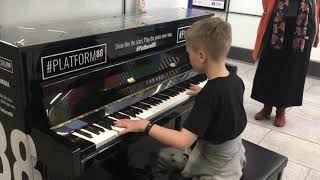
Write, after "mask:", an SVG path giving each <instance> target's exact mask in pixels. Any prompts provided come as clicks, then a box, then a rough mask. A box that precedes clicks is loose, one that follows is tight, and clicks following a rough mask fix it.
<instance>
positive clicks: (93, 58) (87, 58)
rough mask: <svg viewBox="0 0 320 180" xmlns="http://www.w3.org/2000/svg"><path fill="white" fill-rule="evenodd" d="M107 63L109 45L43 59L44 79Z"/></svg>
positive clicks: (53, 55)
mask: <svg viewBox="0 0 320 180" xmlns="http://www.w3.org/2000/svg"><path fill="white" fill-rule="evenodd" d="M105 63H107V44H101V45H96V46H90V47H86V48H81V49H76V50H73V51H67V52H62V53H58V54H52V55H49V56H44V57H41V68H42V79H43V80H46V79H50V78H54V77H58V76H61V75H64V74H69V73H72V72H76V71H80V70H83V69H87V68H90V67H94V66H97V65H100V64H105Z"/></svg>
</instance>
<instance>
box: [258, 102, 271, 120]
mask: <svg viewBox="0 0 320 180" xmlns="http://www.w3.org/2000/svg"><path fill="white" fill-rule="evenodd" d="M271 112H272V106H269V105H266V104H265V105H264V106H263V108H262V109H261V111H259V112H258V113H257V114H256V115H255V116H254V119H255V120H258V121H261V120H264V119H270V115H271Z"/></svg>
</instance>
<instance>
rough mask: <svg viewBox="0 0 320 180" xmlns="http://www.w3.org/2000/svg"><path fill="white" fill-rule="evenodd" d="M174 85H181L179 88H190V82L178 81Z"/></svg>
mask: <svg viewBox="0 0 320 180" xmlns="http://www.w3.org/2000/svg"><path fill="white" fill-rule="evenodd" d="M176 86H178V87H181V88H185V89H189V88H190V84H189V83H184V82H183V83H179V84H177V85H176Z"/></svg>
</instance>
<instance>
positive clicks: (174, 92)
mask: <svg viewBox="0 0 320 180" xmlns="http://www.w3.org/2000/svg"><path fill="white" fill-rule="evenodd" d="M166 91H169V92H170V93H172V94H174V95H175V96H176V95H179V94H180V92H176V91H173V90H170V89H167V90H166Z"/></svg>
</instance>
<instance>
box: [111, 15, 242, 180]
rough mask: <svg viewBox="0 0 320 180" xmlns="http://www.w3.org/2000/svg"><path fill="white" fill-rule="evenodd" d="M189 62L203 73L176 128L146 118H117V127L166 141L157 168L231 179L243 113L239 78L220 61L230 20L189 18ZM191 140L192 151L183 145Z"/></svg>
mask: <svg viewBox="0 0 320 180" xmlns="http://www.w3.org/2000/svg"><path fill="white" fill-rule="evenodd" d="M186 44H187V52H188V53H189V58H190V63H191V65H192V68H193V69H194V70H195V71H197V72H199V73H204V74H206V75H207V78H208V82H207V83H206V85H205V86H204V87H203V88H202V89H201V88H200V87H199V86H197V85H191V86H190V91H189V92H188V94H189V95H197V97H196V101H195V105H194V107H193V109H192V110H191V113H190V115H189V117H188V118H187V119H186V121H185V122H184V123H183V128H182V129H181V130H180V131H176V130H172V129H167V128H165V127H161V126H159V125H156V124H152V123H150V122H149V121H148V120H135V121H132V120H119V121H117V122H116V123H115V124H116V126H117V127H122V128H125V129H124V130H123V131H121V132H119V135H123V134H125V133H128V132H143V131H144V132H146V133H147V134H148V135H149V136H151V137H153V138H154V139H156V140H158V141H160V142H162V143H164V144H166V145H168V146H170V147H169V148H165V149H163V150H161V151H160V152H159V154H158V158H157V160H156V161H157V166H156V167H155V169H156V170H162V169H171V170H172V169H177V170H181V175H182V176H184V177H187V178H192V179H201V180H204V179H210V180H211V179H215V180H218V179H219V180H221V179H223V180H226V179H227V180H236V179H240V177H241V175H242V168H243V166H244V163H245V155H244V152H245V150H244V147H243V144H242V139H241V137H240V134H241V133H242V132H243V130H244V128H245V126H246V124H247V118H246V113H245V110H244V107H243V93H244V84H243V82H242V80H241V79H240V78H239V77H238V76H237V75H236V74H235V73H230V72H229V71H228V70H227V69H226V66H225V59H226V56H227V54H228V51H229V49H230V46H231V26H230V24H229V23H227V22H225V21H223V20H221V19H220V18H206V19H203V20H200V21H197V22H196V23H194V24H193V25H192V26H191V27H190V29H189V30H188V32H187V36H186ZM194 142H196V146H195V147H194V148H193V149H192V151H191V153H190V154H188V155H186V154H185V152H186V150H187V149H188V148H189V147H190V146H191V145H192V144H193V143H194Z"/></svg>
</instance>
